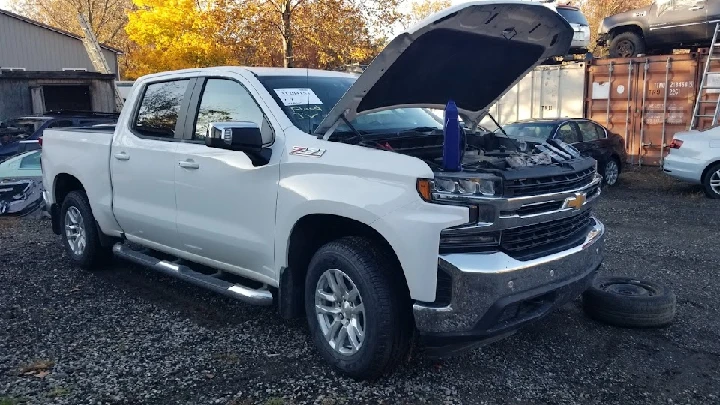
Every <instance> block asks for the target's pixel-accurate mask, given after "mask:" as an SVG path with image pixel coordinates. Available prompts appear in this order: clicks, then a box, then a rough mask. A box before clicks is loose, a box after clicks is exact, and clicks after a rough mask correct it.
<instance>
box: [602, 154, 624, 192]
mask: <svg viewBox="0 0 720 405" xmlns="http://www.w3.org/2000/svg"><path fill="white" fill-rule="evenodd" d="M602 175H603V181H604V182H605V184H606V185H608V186H613V185H615V183H617V181H618V177H620V165H619V164H618V161H617V159H615V158H610V159H608V161H607V162H606V163H605V166H604V167H603V169H602Z"/></svg>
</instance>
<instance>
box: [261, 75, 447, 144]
mask: <svg viewBox="0 0 720 405" xmlns="http://www.w3.org/2000/svg"><path fill="white" fill-rule="evenodd" d="M259 80H260V81H261V82H262V84H263V85H264V86H265V88H266V89H267V91H268V92H269V93H270V94H271V95H272V96H273V98H274V99H275V101H276V102H277V103H278V105H279V106H280V107H282V109H283V111H285V114H287V116H288V117H289V118H290V120H291V121H292V122H293V124H295V126H296V127H298V128H300V129H301V130H303V131H305V132H307V133H312V132H314V131H315V129H316V128H317V127H318V125H320V123H321V122H322V121H323V119H325V117H327V115H328V114H329V113H330V110H332V108H333V107H334V106H335V104H337V102H338V101H339V100H340V98H341V97H342V96H343V95H344V94H345V92H347V90H348V89H349V88H350V86H352V84H353V83H354V82H355V78H353V77H344V76H336V77H318V76H314V77H313V76H309V77H308V76H260V77H259ZM351 124H352V126H353V127H354V128H355V129H357V130H358V131H362V132H370V133H387V132H394V131H399V130H404V129H411V128H417V127H432V128H438V129H441V128H442V121H438V120H437V119H436V118H434V117H433V116H432V115H431V114H430V113H428V112H427V111H426V110H425V109H422V108H394V109H391V110H386V111H379V112H375V113H369V114H364V115H361V116H359V117H357V118H355V119H354V120H352V121H351ZM349 131H351V130H350V128H349V127H348V126H347V125H345V124H342V125H339V126H338V128H337V131H336V132H349Z"/></svg>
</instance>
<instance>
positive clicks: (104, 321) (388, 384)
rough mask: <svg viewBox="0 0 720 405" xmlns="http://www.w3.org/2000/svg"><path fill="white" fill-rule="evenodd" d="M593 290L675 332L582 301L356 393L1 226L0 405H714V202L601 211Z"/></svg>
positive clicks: (650, 181)
mask: <svg viewBox="0 0 720 405" xmlns="http://www.w3.org/2000/svg"><path fill="white" fill-rule="evenodd" d="M598 211H599V216H600V218H601V219H602V220H603V221H604V222H605V223H606V225H607V227H608V242H607V243H608V255H607V260H606V263H605V266H604V268H603V270H602V273H604V274H622V275H633V276H639V277H648V278H650V279H653V280H656V281H659V282H662V283H666V284H668V285H670V286H671V287H672V288H673V289H674V291H675V292H676V294H677V296H678V313H677V319H676V322H675V323H674V324H673V325H671V326H670V327H668V328H666V329H662V330H625V329H618V328H614V327H610V326H605V325H602V324H599V323H597V322H594V321H591V320H589V319H588V318H587V317H586V316H585V315H584V314H583V313H582V311H581V309H580V306H579V301H576V302H574V303H571V304H568V305H566V306H565V307H563V308H562V309H560V310H559V311H557V312H556V313H555V314H553V315H552V316H550V317H549V318H547V319H546V320H544V321H543V322H541V323H538V324H536V325H534V326H532V327H530V328H528V329H526V330H524V331H522V332H521V333H518V334H517V335H515V336H513V337H511V338H508V339H506V340H503V341H501V342H498V343H495V344H493V345H491V346H487V347H485V348H481V349H478V350H475V351H473V352H471V353H468V354H466V355H464V356H462V357H458V358H453V359H448V360H445V361H443V362H440V363H435V362H431V361H430V360H428V359H425V358H423V357H422V356H419V357H418V358H416V359H414V360H412V362H411V363H410V364H408V365H406V366H404V367H403V368H401V369H400V370H399V371H398V372H396V373H395V374H393V375H392V376H391V377H389V378H386V379H384V380H382V381H379V382H375V383H364V382H354V381H351V380H347V379H344V378H341V377H339V376H337V375H335V374H334V373H332V372H330V371H328V369H327V368H325V366H324V364H323V363H322V361H320V359H319V357H318V356H317V355H316V353H315V351H314V349H313V347H312V345H311V343H310V341H309V339H308V338H307V334H306V327H305V326H304V324H303V323H302V322H300V321H297V322H290V323H287V322H283V321H282V320H280V319H279V318H278V317H277V316H275V314H274V313H273V311H272V310H271V309H267V308H255V307H250V306H247V305H244V304H242V303H238V302H235V301H232V300H230V299H226V298H224V297H221V296H217V295H214V294H212V293H209V292H205V291H203V290H201V289H198V288H196V287H193V286H189V285H186V284H184V283H182V282H179V281H175V280H172V279H169V278H166V277H163V276H160V275H157V274H155V273H152V272H150V271H147V270H144V269H141V268H138V267H135V266H132V265H129V264H126V263H120V262H118V263H116V264H114V265H113V266H112V268H108V269H106V270H104V271H100V272H98V273H86V272H83V271H80V270H77V269H74V268H72V267H70V266H68V264H67V262H66V260H65V258H64V257H63V253H62V250H61V246H60V243H59V238H58V237H56V236H55V235H53V234H52V232H51V231H50V228H49V224H48V222H47V220H40V219H22V220H12V219H5V220H2V221H0V263H2V266H1V269H0V405H9V404H15V403H28V404H41V403H42V404H100V403H109V404H151V403H152V404H155V403H162V404H255V403H257V404H267V405H270V404H273V405H280V404H305V403H314V404H322V405H331V404H344V403H348V404H356V403H367V404H377V403H385V404H416V403H420V404H422V403H433V404H435V403H482V404H495V403H511V404H535V403H544V404H574V403H577V404H601V403H602V404H670V403H673V404H690V403H697V404H711V403H720V316H718V312H719V311H720V306H719V305H718V296H720V283H719V282H718V270H720V244H719V243H718V242H719V241H720V201H711V200H708V199H706V198H705V197H704V196H703V195H702V193H701V191H700V190H699V189H698V188H696V187H692V186H688V185H684V184H681V183H677V182H675V181H673V180H670V179H668V178H666V177H664V176H663V175H662V174H661V173H660V172H659V171H658V170H657V169H645V170H642V171H636V172H628V173H625V174H624V175H623V176H622V177H621V183H619V185H618V186H617V187H615V188H614V189H609V190H605V194H604V196H603V201H602V203H601V206H600V208H599V209H598Z"/></svg>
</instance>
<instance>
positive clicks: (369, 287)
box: [305, 237, 414, 380]
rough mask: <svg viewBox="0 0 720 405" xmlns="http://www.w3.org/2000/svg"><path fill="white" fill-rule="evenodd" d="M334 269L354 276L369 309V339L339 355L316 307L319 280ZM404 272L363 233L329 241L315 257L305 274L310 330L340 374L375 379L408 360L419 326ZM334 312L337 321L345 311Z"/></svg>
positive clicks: (366, 336) (366, 321)
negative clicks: (401, 274) (401, 277)
mask: <svg viewBox="0 0 720 405" xmlns="http://www.w3.org/2000/svg"><path fill="white" fill-rule="evenodd" d="M331 269H337V270H340V271H341V272H342V273H344V275H346V276H348V277H349V279H350V281H351V282H352V283H353V284H354V286H355V287H356V288H357V290H358V291H359V293H360V296H361V300H362V301H361V302H362V304H363V305H364V308H365V310H364V316H363V324H364V338H363V341H362V344H361V345H360V347H359V349H357V351H356V352H355V353H353V354H342V353H339V352H337V351H335V350H334V349H333V348H332V347H331V346H330V343H329V342H328V340H326V338H325V336H324V334H323V330H322V327H321V325H320V321H319V319H318V315H317V314H316V311H315V297H316V290H317V288H318V282H319V281H320V278H321V277H323V275H324V274H325V273H326V271H328V270H331ZM399 270H400V269H396V268H394V265H393V260H390V259H389V258H388V256H387V255H386V253H384V252H383V251H382V250H381V249H380V248H379V246H378V245H377V244H376V243H374V242H372V241H371V240H368V239H365V238H360V237H345V238H342V239H338V240H336V241H333V242H329V243H327V244H326V245H324V246H322V247H321V248H320V249H319V250H318V251H317V252H316V253H315V255H314V256H313V258H312V260H311V261H310V265H309V268H308V273H307V276H306V278H305V313H306V315H307V320H308V325H309V328H310V334H311V337H312V340H313V342H314V344H315V346H316V348H317V349H318V351H319V352H320V355H321V356H322V357H323V358H324V359H325V361H327V362H328V363H329V364H330V365H331V366H332V367H333V368H335V369H336V370H337V371H339V372H340V373H342V374H344V375H346V376H349V377H352V378H356V379H362V380H372V379H375V378H378V377H380V376H382V375H384V374H386V373H388V372H390V371H392V370H393V369H394V368H396V367H397V366H398V365H399V364H400V363H401V362H402V361H404V360H405V359H407V358H408V355H409V353H410V348H411V343H412V333H413V330H414V327H413V324H412V317H411V312H410V311H411V306H410V297H409V294H408V293H407V289H406V288H405V285H404V284H401V283H400V280H399V276H398V274H399ZM347 285H349V284H346V286H347ZM328 316H329V317H332V316H333V315H328ZM334 316H335V317H336V318H335V319H337V316H339V315H334ZM333 322H334V321H333ZM341 328H342V326H341ZM356 336H357V335H356Z"/></svg>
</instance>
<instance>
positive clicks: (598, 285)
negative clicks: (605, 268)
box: [583, 277, 676, 328]
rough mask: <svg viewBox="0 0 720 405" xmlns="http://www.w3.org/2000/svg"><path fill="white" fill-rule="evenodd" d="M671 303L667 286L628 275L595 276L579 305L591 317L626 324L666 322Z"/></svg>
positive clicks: (658, 324) (644, 325)
mask: <svg viewBox="0 0 720 405" xmlns="http://www.w3.org/2000/svg"><path fill="white" fill-rule="evenodd" d="M675 306H676V298H675V294H674V293H673V292H672V291H670V289H669V288H667V287H665V286H662V285H660V284H658V283H654V282H650V281H645V280H637V279H634V278H629V277H609V278H597V279H595V281H594V282H593V284H592V286H590V288H588V289H587V290H586V291H585V292H584V293H583V309H584V310H585V313H587V314H588V315H589V316H590V317H591V318H593V319H595V320H598V321H601V322H605V323H607V324H610V325H615V326H621V327H628V328H653V327H662V326H667V325H669V324H670V323H672V321H673V319H674V318H675Z"/></svg>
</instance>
